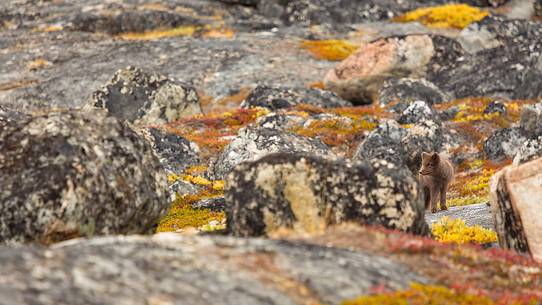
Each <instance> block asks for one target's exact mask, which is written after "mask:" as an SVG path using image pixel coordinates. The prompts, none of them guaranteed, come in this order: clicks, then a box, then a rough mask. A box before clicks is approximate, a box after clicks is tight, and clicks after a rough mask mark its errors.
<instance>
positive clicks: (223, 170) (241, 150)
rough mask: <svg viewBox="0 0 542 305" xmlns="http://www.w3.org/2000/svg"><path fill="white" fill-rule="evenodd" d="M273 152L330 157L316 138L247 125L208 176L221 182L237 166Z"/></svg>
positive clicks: (327, 148) (324, 146)
mask: <svg viewBox="0 0 542 305" xmlns="http://www.w3.org/2000/svg"><path fill="white" fill-rule="evenodd" d="M275 152H287V153H294V152H306V153H312V154H315V155H318V156H324V157H332V156H333V153H332V152H331V150H330V149H329V147H328V146H327V145H326V144H324V143H322V142H321V141H320V140H318V139H311V138H308V137H303V136H299V135H296V134H293V133H288V132H283V131H280V130H277V129H269V128H261V127H256V126H249V127H246V128H243V129H241V130H240V131H239V134H238V135H237V137H236V138H235V139H234V140H233V141H232V142H231V143H230V144H228V146H226V148H225V149H224V151H223V152H222V154H221V155H220V156H219V157H218V159H217V160H216V161H215V162H213V164H212V166H211V171H210V172H211V175H212V176H213V177H214V178H215V179H223V178H224V177H225V176H226V175H227V174H228V173H229V172H230V171H231V170H232V169H233V168H234V167H235V166H236V165H237V164H239V163H242V162H246V161H254V160H256V159H258V158H260V157H263V156H265V155H267V154H270V153H275Z"/></svg>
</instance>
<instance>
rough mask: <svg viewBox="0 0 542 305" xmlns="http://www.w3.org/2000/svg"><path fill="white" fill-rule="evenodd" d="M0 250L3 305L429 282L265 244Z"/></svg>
mask: <svg viewBox="0 0 542 305" xmlns="http://www.w3.org/2000/svg"><path fill="white" fill-rule="evenodd" d="M0 253H1V254H0V257H1V258H2V264H1V265H0V277H1V278H4V279H9V281H5V282H4V283H2V286H1V287H0V304H2V305H13V304H41V305H57V304H81V303H84V304H89V305H103V304H133V305H155V304H172V305H181V304H191V305H208V304H211V303H219V304H224V305H239V304H251V305H294V304H307V302H311V303H312V304H340V303H341V302H342V301H343V300H345V299H352V298H354V297H357V296H359V295H360V294H367V293H370V291H371V289H372V288H373V287H374V286H375V285H376V284H377V283H378V284H383V285H384V287H385V288H387V289H390V290H396V289H403V288H407V287H408V286H409V285H410V283H411V282H419V283H428V282H429V281H428V280H427V279H426V278H424V277H422V276H420V275H419V274H417V273H415V272H413V271H411V270H408V269H407V268H406V267H404V266H403V265H401V264H399V263H395V262H393V261H392V260H390V259H387V258H384V257H382V256H378V255H371V254H367V253H364V252H361V251H350V250H346V249H337V248H331V247H325V246H316V245H310V244H307V243H303V242H286V241H273V240H266V239H235V238H231V237H209V236H182V235H180V234H174V233H162V234H158V235H155V236H153V237H141V236H128V237H102V238H93V239H90V240H74V241H70V242H65V243H61V244H58V245H55V247H52V248H50V249H41V248H34V247H28V246H27V247H23V248H8V247H2V248H0ZM323 274H325V275H326V276H322V275H323ZM330 278H332V279H333V280H330Z"/></svg>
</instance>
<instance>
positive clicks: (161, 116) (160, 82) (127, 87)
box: [88, 67, 201, 125]
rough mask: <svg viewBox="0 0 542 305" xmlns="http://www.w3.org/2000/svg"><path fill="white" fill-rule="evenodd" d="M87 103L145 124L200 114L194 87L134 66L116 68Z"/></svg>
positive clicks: (128, 119)
mask: <svg viewBox="0 0 542 305" xmlns="http://www.w3.org/2000/svg"><path fill="white" fill-rule="evenodd" d="M88 103H89V106H90V107H96V108H103V109H106V110H107V111H108V112H109V113H110V114H111V115H113V116H115V117H118V118H120V119H123V120H127V121H130V122H134V123H136V124H142V125H152V124H163V123H167V122H171V121H175V120H178V119H180V118H182V117H186V116H191V115H196V114H201V107H200V104H199V98H198V95H197V93H196V91H195V90H194V88H192V87H191V86H189V85H187V84H184V83H181V82H177V81H173V80H170V79H168V78H167V77H165V76H163V75H157V74H150V73H147V72H145V71H143V70H141V69H139V68H134V67H128V68H126V69H123V70H119V71H117V73H115V75H114V76H113V77H112V78H111V80H110V81H109V82H108V83H107V84H106V85H105V86H103V87H102V88H101V89H100V90H98V91H96V92H94V93H93V94H92V97H91V98H90V101H89V102H88Z"/></svg>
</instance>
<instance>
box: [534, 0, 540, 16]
mask: <svg viewBox="0 0 542 305" xmlns="http://www.w3.org/2000/svg"><path fill="white" fill-rule="evenodd" d="M533 6H534V14H535V15H536V16H538V17H542V0H534V3H533Z"/></svg>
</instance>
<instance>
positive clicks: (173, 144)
mask: <svg viewBox="0 0 542 305" xmlns="http://www.w3.org/2000/svg"><path fill="white" fill-rule="evenodd" d="M148 132H149V135H150V137H151V141H152V144H153V148H154V151H155V152H156V154H157V155H158V158H159V159H160V163H162V165H163V166H164V169H165V170H166V172H169V173H181V172H182V171H183V170H185V169H186V168H187V167H190V166H192V165H197V164H199V163H200V158H199V155H198V153H199V148H198V146H197V145H196V143H193V142H190V141H188V140H187V139H185V138H183V137H181V136H178V135H176V134H171V133H167V132H166V131H163V130H161V129H158V128H148Z"/></svg>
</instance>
